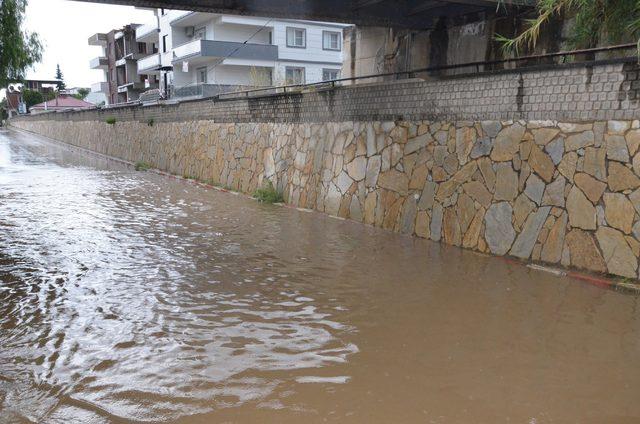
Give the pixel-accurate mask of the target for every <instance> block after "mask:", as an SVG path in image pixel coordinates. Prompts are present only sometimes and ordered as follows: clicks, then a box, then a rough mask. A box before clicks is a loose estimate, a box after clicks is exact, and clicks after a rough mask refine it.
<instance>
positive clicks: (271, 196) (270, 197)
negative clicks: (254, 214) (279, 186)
mask: <svg viewBox="0 0 640 424" xmlns="http://www.w3.org/2000/svg"><path fill="white" fill-rule="evenodd" d="M253 197H255V198H256V199H257V200H258V201H259V202H265V203H282V202H284V198H283V197H282V194H280V193H279V192H278V191H277V190H276V189H275V187H274V186H273V183H272V182H271V181H267V183H266V184H264V185H263V186H262V188H259V189H258V190H256V192H255V193H254V195H253Z"/></svg>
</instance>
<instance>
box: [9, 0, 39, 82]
mask: <svg viewBox="0 0 640 424" xmlns="http://www.w3.org/2000/svg"><path fill="white" fill-rule="evenodd" d="M26 6H27V0H2V1H0V87H6V86H7V84H8V83H9V82H17V81H21V80H22V79H24V74H25V71H26V70H27V69H28V68H29V67H30V66H32V65H33V64H34V63H37V62H39V61H40V59H42V44H41V43H40V39H39V38H38V34H35V33H28V32H26V31H23V30H22V24H23V22H24V13H25V8H26Z"/></svg>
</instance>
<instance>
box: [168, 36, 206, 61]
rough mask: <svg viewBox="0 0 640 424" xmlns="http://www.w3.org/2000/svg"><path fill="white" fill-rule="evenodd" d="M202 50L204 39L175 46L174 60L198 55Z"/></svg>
mask: <svg viewBox="0 0 640 424" xmlns="http://www.w3.org/2000/svg"><path fill="white" fill-rule="evenodd" d="M201 52H202V40H195V41H190V42H188V43H185V44H183V45H181V46H178V47H174V48H173V58H174V60H179V59H184V58H188V57H192V56H198V55H200V54H201Z"/></svg>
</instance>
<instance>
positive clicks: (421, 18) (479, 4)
mask: <svg viewBox="0 0 640 424" xmlns="http://www.w3.org/2000/svg"><path fill="white" fill-rule="evenodd" d="M78 1H89V2H96V3H111V4H122V5H130V6H138V7H163V8H166V9H183V10H194V11H201V12H211V13H226V14H235V15H252V16H268V17H276V18H289V19H309V20H315V21H329V22H344V23H352V24H356V25H365V26H390V27H405V28H419V29H420V28H428V27H430V26H431V25H432V22H433V21H434V20H435V19H437V18H439V17H442V16H446V17H452V18H456V17H460V16H464V15H467V14H472V13H476V12H480V11H495V10H496V8H497V5H498V4H499V2H500V1H504V3H507V4H522V3H533V2H534V1H535V0H78Z"/></svg>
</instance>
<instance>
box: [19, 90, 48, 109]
mask: <svg viewBox="0 0 640 424" xmlns="http://www.w3.org/2000/svg"><path fill="white" fill-rule="evenodd" d="M22 98H23V100H24V102H25V103H26V105H27V108H30V107H31V106H33V105H37V104H38V103H42V102H44V96H43V95H42V93H40V92H39V91H35V90H23V91H22Z"/></svg>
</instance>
